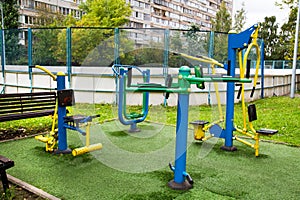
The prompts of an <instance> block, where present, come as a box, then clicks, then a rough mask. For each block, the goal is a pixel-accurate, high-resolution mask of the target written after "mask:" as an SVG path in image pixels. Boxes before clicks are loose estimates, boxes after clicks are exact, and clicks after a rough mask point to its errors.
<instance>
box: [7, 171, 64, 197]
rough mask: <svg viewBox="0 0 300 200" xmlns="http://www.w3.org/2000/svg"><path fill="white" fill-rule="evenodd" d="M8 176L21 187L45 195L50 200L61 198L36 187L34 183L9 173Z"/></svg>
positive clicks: (41, 195)
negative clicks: (31, 183)
mask: <svg viewBox="0 0 300 200" xmlns="http://www.w3.org/2000/svg"><path fill="white" fill-rule="evenodd" d="M7 178H8V180H9V181H10V182H11V183H13V184H16V185H18V186H20V187H21V188H23V189H25V190H28V191H30V192H32V193H34V194H36V195H38V196H40V197H43V198H45V199H49V200H60V199H59V198H57V197H55V196H53V195H51V194H48V193H47V192H45V191H43V190H41V189H39V188H37V187H34V186H33V185H30V184H28V183H26V182H24V181H22V180H20V179H18V178H16V177H13V176H11V175H9V174H7Z"/></svg>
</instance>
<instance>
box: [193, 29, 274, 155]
mask: <svg viewBox="0 0 300 200" xmlns="http://www.w3.org/2000/svg"><path fill="white" fill-rule="evenodd" d="M258 29H259V26H258V25H257V24H255V25H253V26H252V27H250V28H249V29H247V30H245V31H243V32H241V33H239V34H236V33H235V32H229V36H228V58H229V61H228V67H227V68H225V69H227V74H228V76H232V77H234V76H235V63H236V52H238V61H239V68H240V78H241V79H244V78H246V79H249V78H250V62H249V60H248V55H249V53H250V51H251V49H252V48H255V50H256V54H257V60H256V67H255V75H254V80H253V87H252V90H251V94H250V97H253V94H254V91H255V87H256V85H257V81H258V71H259V66H260V60H261V55H260V54H261V53H260V47H259V45H258V44H257V38H258ZM244 50H246V51H245V53H244V55H243V53H242V52H243V51H244ZM244 84H245V83H244V82H241V83H238V84H236V85H238V86H240V88H239V91H238V95H237V98H238V99H240V98H241V102H242V112H243V128H239V127H238V126H236V125H234V96H235V95H234V94H235V88H234V87H235V85H234V83H233V82H228V83H227V94H226V96H227V99H226V102H227V103H226V121H225V129H224V128H222V127H220V126H219V124H218V123H215V122H213V123H211V124H208V122H207V121H204V120H197V121H195V122H191V124H193V125H194V138H195V139H196V140H202V141H205V140H207V139H209V138H211V137H220V138H224V139H225V145H224V146H222V147H221V148H222V149H223V150H227V151H235V150H237V148H236V147H234V146H233V140H234V139H235V140H237V141H239V142H242V143H243V144H246V145H248V146H250V147H252V148H254V149H255V156H258V155H259V137H260V135H268V136H271V135H274V134H275V133H277V132H278V131H277V130H273V129H260V130H255V129H254V127H253V124H252V122H253V121H254V120H256V119H257V114H256V108H255V104H250V105H249V106H248V125H249V129H250V130H248V128H247V109H246V103H245V86H244ZM216 95H217V99H218V107H219V112H220V113H221V112H222V110H220V103H219V97H218V92H217V88H216ZM220 121H222V114H220ZM233 131H237V132H239V133H242V134H244V135H246V136H249V137H250V138H251V139H254V140H255V143H254V144H252V143H251V142H248V141H246V140H244V139H241V138H240V137H239V136H238V135H233ZM206 132H209V135H208V136H206Z"/></svg>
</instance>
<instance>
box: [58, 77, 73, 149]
mask: <svg viewBox="0 0 300 200" xmlns="http://www.w3.org/2000/svg"><path fill="white" fill-rule="evenodd" d="M56 81H57V91H60V90H64V89H65V88H66V86H65V84H66V81H65V73H63V72H58V73H57V80H56ZM66 114H67V109H66V107H65V106H58V110H57V115H58V119H57V121H58V149H57V151H55V153H56V154H59V153H63V154H66V153H71V150H70V149H68V144H67V130H66V127H65V126H64V117H65V116H66Z"/></svg>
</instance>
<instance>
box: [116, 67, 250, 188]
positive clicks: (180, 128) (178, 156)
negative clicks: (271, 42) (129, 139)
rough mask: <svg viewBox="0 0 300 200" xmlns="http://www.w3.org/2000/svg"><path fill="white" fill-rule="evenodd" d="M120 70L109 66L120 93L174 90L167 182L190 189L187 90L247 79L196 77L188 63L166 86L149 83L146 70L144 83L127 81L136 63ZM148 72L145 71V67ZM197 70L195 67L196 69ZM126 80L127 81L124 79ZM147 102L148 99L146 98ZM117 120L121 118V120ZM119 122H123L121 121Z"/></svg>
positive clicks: (129, 122)
mask: <svg viewBox="0 0 300 200" xmlns="http://www.w3.org/2000/svg"><path fill="white" fill-rule="evenodd" d="M117 67H118V68H119V69H118V71H119V72H117V70H116V66H115V65H114V66H112V69H113V71H114V72H115V74H116V75H117V76H118V78H119V94H124V93H125V92H140V93H143V95H145V94H147V95H146V97H147V96H148V95H149V94H148V93H150V92H162V93H166V94H167V93H177V94H178V100H177V122H176V149H175V166H172V164H171V163H170V164H169V166H170V169H171V170H172V171H173V172H174V179H173V180H171V181H170V182H169V183H168V185H169V187H170V188H172V189H177V190H186V189H190V188H192V184H193V180H192V178H191V176H190V175H189V174H188V173H187V172H186V148H187V132H188V110H189V93H190V91H191V88H190V87H191V84H196V85H197V87H201V85H202V84H203V83H204V82H224V81H225V82H245V83H247V82H251V80H250V79H245V78H244V79H240V78H235V77H229V76H225V77H199V76H200V73H197V72H196V73H195V74H196V76H195V75H191V69H190V68H189V67H188V66H182V67H181V68H180V69H179V73H178V83H171V84H170V82H171V81H170V82H169V83H167V86H163V85H161V84H156V83H150V82H149V76H150V74H148V73H149V72H147V75H149V76H147V78H145V80H146V82H144V83H141V84H136V85H134V84H128V83H130V82H131V78H130V77H131V72H130V70H131V69H132V68H137V67H136V66H122V65H118V66H117ZM147 71H148V70H147ZM196 71H197V69H196ZM127 80H129V82H127ZM123 99H124V97H123V96H121V95H119V100H118V101H119V106H120V107H121V106H122V105H123ZM145 102H146V103H148V101H145ZM124 118H126V115H125V117H124V116H123V108H122V109H120V108H119V119H121V120H124ZM144 118H146V115H144V116H142V117H141V118H137V119H135V120H130V119H127V121H125V122H126V123H127V124H128V125H131V124H132V123H136V122H139V120H143V119H144ZM121 120H120V121H121ZM121 122H122V123H123V122H124V121H121Z"/></svg>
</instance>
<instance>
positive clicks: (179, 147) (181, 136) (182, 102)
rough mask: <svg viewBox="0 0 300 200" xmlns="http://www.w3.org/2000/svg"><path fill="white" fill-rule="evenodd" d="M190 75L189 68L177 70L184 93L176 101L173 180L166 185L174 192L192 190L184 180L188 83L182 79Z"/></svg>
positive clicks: (190, 185) (185, 174)
mask: <svg viewBox="0 0 300 200" xmlns="http://www.w3.org/2000/svg"><path fill="white" fill-rule="evenodd" d="M189 75H190V68H189V67H185V66H183V67H181V68H180V69H179V76H178V77H179V85H180V87H181V88H185V89H186V92H185V93H178V101H177V122H176V149H175V168H174V179H173V180H171V181H170V182H169V183H168V186H169V187H170V188H172V189H175V190H188V189H190V188H192V183H190V182H188V181H186V180H185V178H186V177H187V176H189V175H188V174H187V173H186V151H187V133H188V117H189V92H188V89H189V88H190V87H189V86H190V85H189V83H187V82H185V81H184V80H183V79H182V77H184V76H189Z"/></svg>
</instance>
